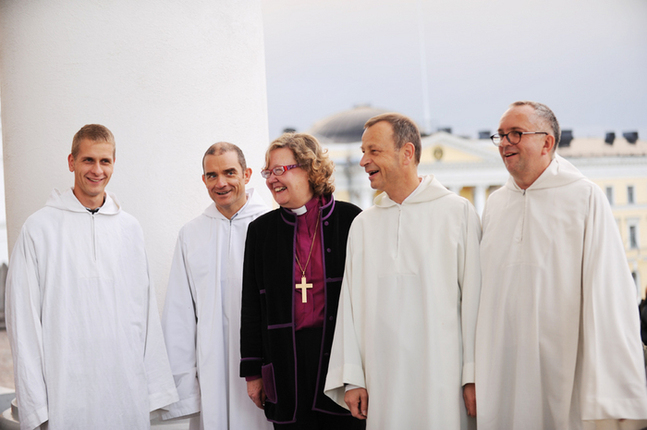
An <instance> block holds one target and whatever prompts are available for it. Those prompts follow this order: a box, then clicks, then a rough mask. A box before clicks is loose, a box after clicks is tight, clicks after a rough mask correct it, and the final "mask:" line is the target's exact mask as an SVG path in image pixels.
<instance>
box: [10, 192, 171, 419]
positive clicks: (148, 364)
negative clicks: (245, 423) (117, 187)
mask: <svg viewBox="0 0 647 430" xmlns="http://www.w3.org/2000/svg"><path fill="white" fill-rule="evenodd" d="M6 295H7V300H6V311H7V331H8V334H9V340H10V343H11V348H12V353H13V362H14V376H15V382H16V398H17V400H18V408H19V414H20V428H21V429H22V430H28V429H34V428H37V427H38V426H39V425H40V424H41V423H43V422H45V421H48V423H47V424H48V428H49V430H57V429H64V430H70V429H84V430H85V429H147V428H149V427H150V418H149V411H152V410H155V409H158V408H160V407H163V406H166V405H168V404H170V403H172V402H174V401H176V400H177V393H176V390H175V387H174V384H173V378H172V376H171V372H170V367H169V363H168V359H167V357H166V349H165V346H164V339H163V336H162V329H161V325H160V321H159V311H158V309H157V304H156V301H155V292H154V291H153V287H152V284H151V281H150V276H149V273H148V263H147V259H146V251H145V248H144V238H143V234H142V230H141V227H140V226H139V223H138V222H137V221H136V220H135V219H134V218H133V217H132V216H130V215H128V214H127V213H125V212H123V211H122V210H121V209H120V207H119V205H118V204H117V202H116V201H115V200H114V196H111V195H109V194H108V195H107V196H106V201H105V203H104V205H103V206H102V207H101V209H100V210H99V212H98V213H96V214H95V215H92V214H90V213H89V212H88V211H87V210H86V209H85V208H84V207H83V206H82V205H81V203H79V201H78V200H77V199H76V197H75V196H74V194H73V193H72V190H71V189H68V190H67V191H65V192H62V193H61V192H59V191H57V190H54V192H52V194H51V196H50V198H49V200H48V202H47V205H46V207H44V208H43V209H41V210H39V211H37V212H36V213H34V214H33V215H31V216H30V217H29V218H28V219H27V221H26V222H25V224H24V226H23V228H22V231H21V233H20V236H19V237H18V240H17V241H16V244H15V246H14V249H13V252H12V254H11V261H10V263H9V273H8V276H7V292H6Z"/></svg>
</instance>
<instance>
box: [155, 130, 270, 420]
mask: <svg viewBox="0 0 647 430" xmlns="http://www.w3.org/2000/svg"><path fill="white" fill-rule="evenodd" d="M203 169H204V174H203V175H202V181H203V182H204V184H205V185H206V187H207V190H208V192H209V195H210V197H211V199H212V200H213V201H214V203H212V204H211V205H209V206H208V207H207V209H206V210H205V211H204V213H203V214H202V215H200V216H199V217H197V218H195V219H194V220H192V221H190V222H189V223H187V224H186V225H185V226H184V227H183V228H182V230H180V233H179V237H178V240H177V246H176V248H175V255H174V257H173V264H172V266H171V273H170V278H169V285H168V290H167V292H166V301H165V305H164V312H163V316H162V325H163V327H164V336H165V339H166V346H167V349H168V355H169V360H170V361H171V368H172V370H173V375H174V377H175V383H176V385H177V389H178V393H179V395H180V400H179V402H177V403H175V404H173V405H171V407H169V408H167V409H168V412H166V413H165V414H163V416H162V417H163V418H164V419H171V418H176V417H181V416H186V415H191V414H196V413H198V412H200V415H199V416H194V417H192V418H191V424H190V429H191V430H197V429H200V430H203V429H207V430H229V429H230V430H254V429H270V428H271V425H270V423H269V422H268V421H267V419H266V418H265V416H264V415H263V412H262V411H261V410H260V409H258V408H257V407H256V406H255V405H254V404H253V403H252V402H250V401H249V399H248V397H247V385H246V383H245V381H244V380H242V379H240V377H239V376H238V364H239V362H240V298H241V288H242V274H243V256H244V250H245V237H246V235H247V226H248V225H249V223H250V222H252V221H253V220H254V219H256V218H257V217H258V216H260V215H262V214H264V213H265V212H267V211H268V207H267V206H266V205H265V203H264V202H263V200H262V199H261V197H260V196H258V194H255V193H254V190H253V189H248V190H247V191H246V190H245V184H247V183H248V182H249V179H250V177H251V174H252V169H250V168H248V167H247V166H246V162H245V157H244V155H243V153H242V151H241V150H240V148H238V147H237V146H236V145H233V144H230V143H226V142H219V143H216V144H214V145H212V146H211V147H210V148H209V149H208V150H207V152H206V153H205V155H204V158H203Z"/></svg>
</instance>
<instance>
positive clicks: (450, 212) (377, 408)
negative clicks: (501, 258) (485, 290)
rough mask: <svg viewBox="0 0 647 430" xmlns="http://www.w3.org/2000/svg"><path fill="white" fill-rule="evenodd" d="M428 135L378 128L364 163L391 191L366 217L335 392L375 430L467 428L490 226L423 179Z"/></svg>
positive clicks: (357, 228)
mask: <svg viewBox="0 0 647 430" xmlns="http://www.w3.org/2000/svg"><path fill="white" fill-rule="evenodd" d="M420 140H421V139H420V133H419V132H418V128H417V127H416V125H415V123H414V122H413V121H411V120H410V119H409V118H407V117H405V116H403V115H400V114H384V115H380V116H377V117H374V118H372V119H370V120H369V121H368V122H367V123H366V125H365V130H364V135H363V136H362V152H363V153H364V155H363V157H362V159H361V161H360V165H361V166H362V167H363V168H364V170H365V171H366V173H367V174H368V177H369V181H370V182H371V187H372V188H373V189H376V190H379V191H382V193H381V194H379V195H378V196H377V197H376V198H375V202H374V203H375V204H374V206H372V207H371V208H369V209H367V210H365V211H364V212H362V213H361V214H360V215H358V216H357V218H355V220H354V221H353V224H352V226H351V229H350V233H349V237H348V250H347V253H346V266H345V270H344V279H343V283H342V291H341V296H340V301H339V310H338V313H337V326H336V327H335V337H334V341H333V347H332V351H331V357H330V365H329V368H328V376H327V378H326V386H325V393H326V394H327V395H328V396H330V397H331V398H332V399H333V400H335V401H336V402H337V403H338V404H340V405H342V406H345V407H347V408H348V409H350V411H351V413H352V414H353V416H354V417H356V418H360V419H366V420H367V421H366V428H367V430H387V429H425V430H427V429H431V430H433V429H438V430H441V429H442V430H447V429H467V427H468V423H469V421H473V419H470V418H468V413H469V414H470V415H473V414H474V413H475V412H476V411H475V395H474V384H473V382H474V331H475V327H476V312H477V307H478V298H479V288H480V273H479V254H478V247H479V239H480V234H481V227H480V224H479V219H478V215H477V214H476V211H475V210H474V207H473V206H472V205H471V204H470V203H469V202H468V201H467V200H466V199H464V198H462V197H459V196H457V195H455V194H453V193H451V192H450V191H448V190H447V189H446V188H445V187H443V186H442V185H441V184H440V182H438V180H437V179H436V178H434V177H433V175H429V176H423V177H419V176H418V171H417V167H418V163H419V161H420V152H421V151H420V150H421V142H420Z"/></svg>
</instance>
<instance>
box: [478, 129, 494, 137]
mask: <svg viewBox="0 0 647 430" xmlns="http://www.w3.org/2000/svg"><path fill="white" fill-rule="evenodd" d="M490 136H491V134H490V130H481V131H479V139H489V138H490Z"/></svg>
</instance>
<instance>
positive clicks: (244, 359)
mask: <svg viewBox="0 0 647 430" xmlns="http://www.w3.org/2000/svg"><path fill="white" fill-rule="evenodd" d="M254 360H259V361H262V360H263V359H262V358H261V357H245V358H241V359H240V361H254Z"/></svg>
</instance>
